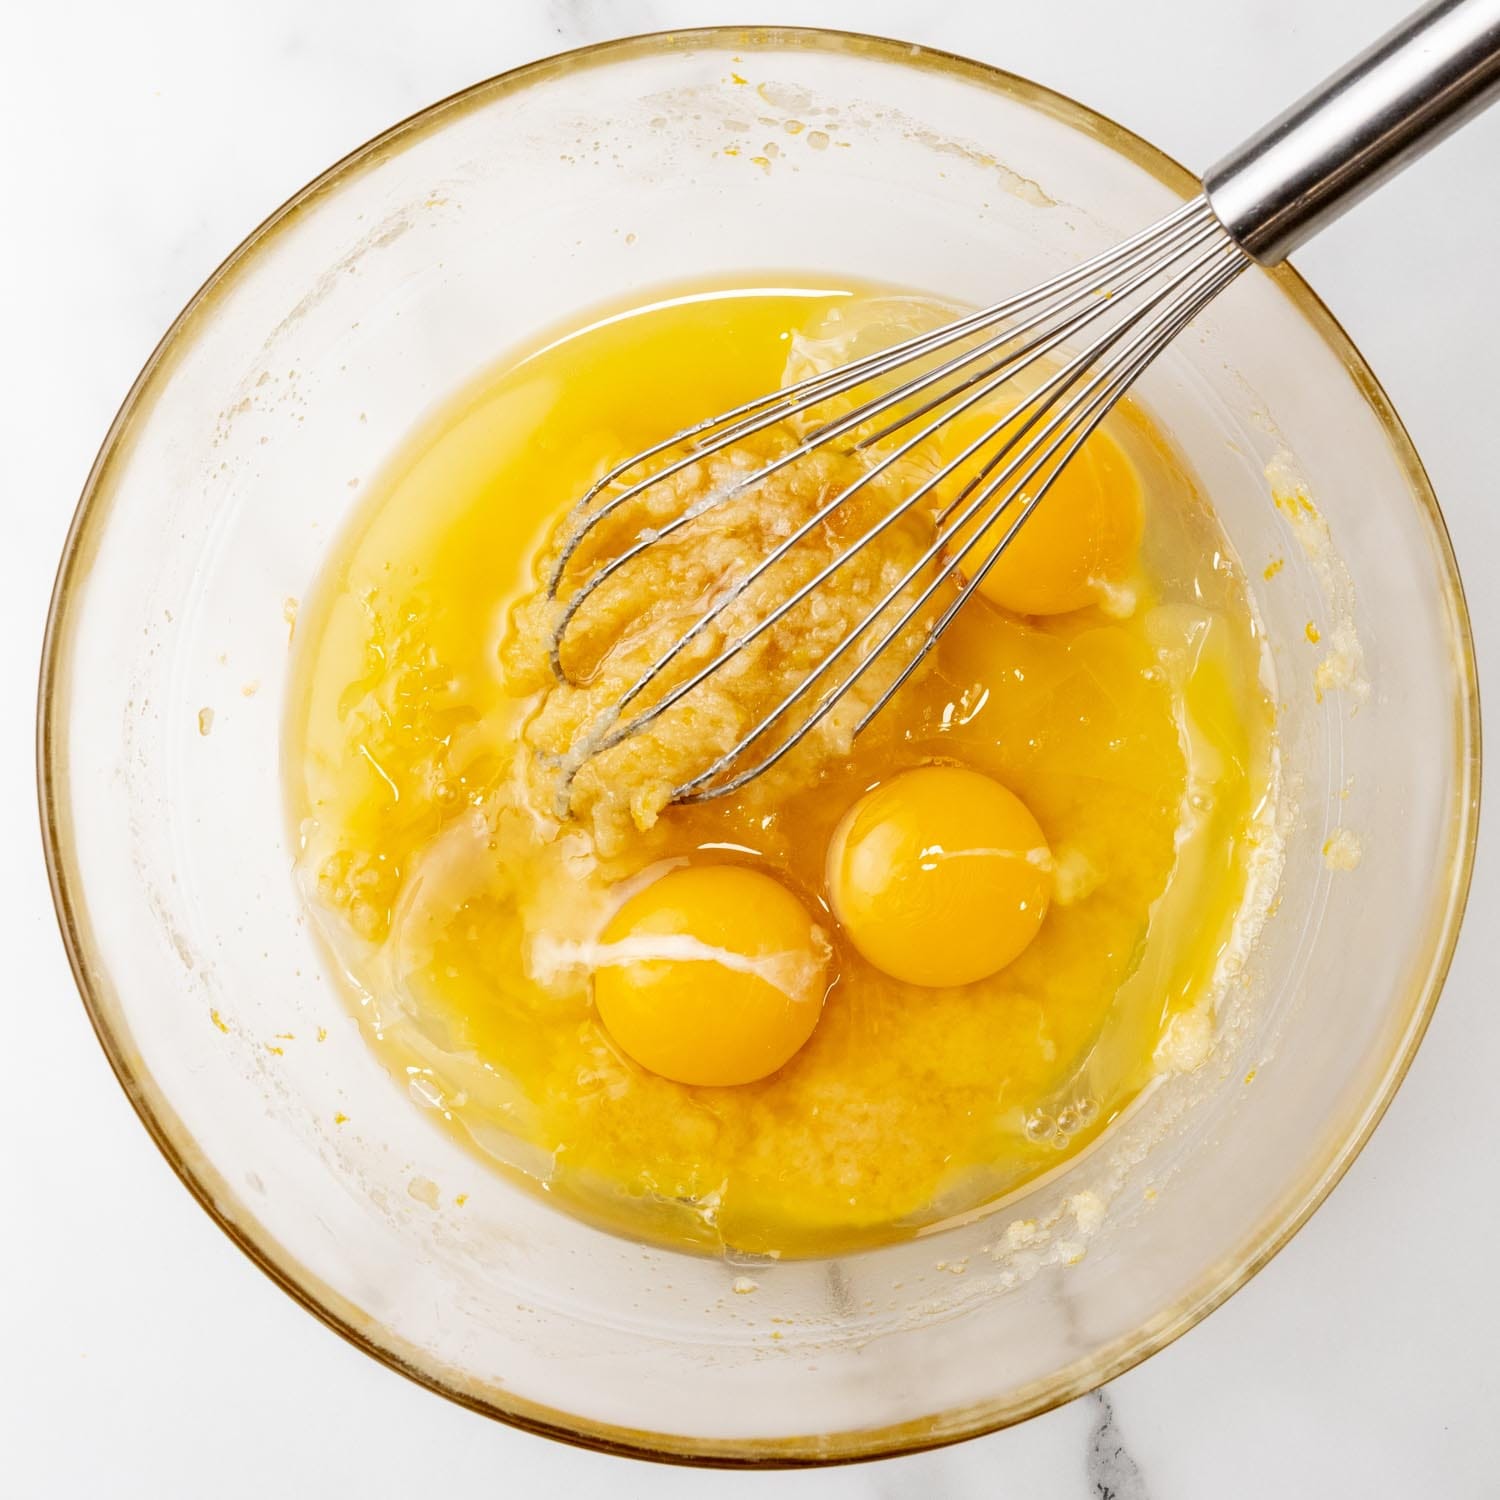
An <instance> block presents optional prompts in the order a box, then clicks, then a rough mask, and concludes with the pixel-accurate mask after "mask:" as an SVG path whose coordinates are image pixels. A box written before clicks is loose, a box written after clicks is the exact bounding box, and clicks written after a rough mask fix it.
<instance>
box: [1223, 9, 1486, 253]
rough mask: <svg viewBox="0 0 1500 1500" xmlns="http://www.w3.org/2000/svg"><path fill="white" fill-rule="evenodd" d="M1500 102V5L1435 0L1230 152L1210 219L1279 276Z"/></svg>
mask: <svg viewBox="0 0 1500 1500" xmlns="http://www.w3.org/2000/svg"><path fill="white" fill-rule="evenodd" d="M1497 97H1500V0H1435V3H1433V4H1430V5H1426V6H1424V7H1423V8H1422V9H1421V10H1419V11H1417V12H1416V13H1415V14H1413V15H1411V16H1408V17H1407V18H1406V20H1404V21H1402V22H1401V24H1400V25H1398V26H1397V27H1396V28H1395V29H1394V30H1392V31H1390V32H1387V34H1386V35H1385V36H1383V37H1381V39H1380V40H1379V41H1378V42H1376V43H1375V44H1374V45H1373V46H1371V47H1369V48H1368V49H1367V50H1365V51H1364V52H1362V53H1361V54H1360V55H1359V56H1358V57H1356V58H1355V59H1354V60H1353V61H1352V62H1350V63H1349V64H1348V65H1347V66H1345V67H1344V68H1342V69H1340V70H1339V71H1338V72H1337V73H1335V74H1334V75H1333V76H1332V77H1331V78H1329V79H1327V80H1326V81H1325V82H1323V83H1322V84H1320V85H1319V86H1318V87H1317V88H1315V89H1314V90H1313V91H1312V92H1311V93H1310V94H1308V95H1306V96H1305V97H1304V98H1302V99H1299V100H1298V101H1297V103H1296V104H1294V105H1292V107H1291V108H1290V109H1288V110H1286V111H1285V112H1284V113H1283V114H1281V115H1278V116H1277V117H1276V119H1274V120H1272V121H1271V123H1270V124H1269V125H1267V126H1266V127H1265V128H1264V129H1262V130H1260V131H1258V132H1257V133H1256V134H1255V135H1253V136H1251V138H1250V139H1249V140H1248V141H1246V142H1245V143H1244V145H1242V146H1240V147H1239V148H1238V149H1237V150H1235V151H1232V152H1230V154H1229V155H1228V156H1226V157H1225V158H1224V159H1223V160H1222V161H1220V162H1219V163H1217V165H1215V166H1214V167H1213V168H1212V169H1211V170H1210V171H1209V172H1208V173H1207V174H1206V175H1205V176H1204V179H1203V186H1204V190H1205V192H1206V193H1207V196H1208V201H1209V203H1210V205H1211V206H1212V208H1213V210H1214V213H1215V214H1217V215H1218V217H1219V219H1220V221H1221V222H1222V223H1223V225H1224V227H1225V228H1226V229H1227V230H1228V231H1229V232H1230V234H1232V235H1233V236H1234V238H1235V239H1236V240H1237V241H1238V242H1239V243H1240V245H1241V246H1242V247H1243V248H1244V249H1245V250H1246V251H1248V252H1249V253H1250V254H1251V255H1253V256H1254V257H1255V258H1256V260H1258V261H1260V262H1261V263H1262V264H1263V265H1275V264H1276V262H1277V261H1279V260H1281V259H1282V258H1283V257H1285V256H1286V255H1287V254H1288V252H1289V251H1291V250H1294V249H1295V248H1296V247H1297V246H1298V245H1300V244H1301V243H1302V242H1303V241H1304V240H1306V239H1309V238H1310V237H1311V236H1312V235H1314V234H1316V233H1317V232H1318V230H1320V229H1322V228H1323V226H1324V225H1325V224H1327V223H1329V222H1330V221H1331V220H1333V219H1336V218H1337V217H1338V216H1339V215H1340V214H1341V213H1343V212H1344V210H1345V209H1347V208H1349V207H1351V206H1352V205H1353V204H1355V203H1357V202H1358V201H1359V200H1360V199H1361V198H1363V197H1364V196H1365V195H1366V194H1367V193H1369V192H1371V191H1373V190H1374V189H1375V188H1377V187H1378V186H1379V185H1380V184H1381V183H1382V182H1384V181H1385V180H1386V179H1387V178H1388V177H1391V176H1394V175H1395V173H1397V172H1399V171H1400V170H1401V168H1402V167H1404V166H1406V164H1407V163H1408V162H1410V161H1413V160H1415V159H1416V158H1417V157H1418V156H1420V155H1421V154H1422V153H1423V152H1424V151H1426V150H1428V149H1429V148H1430V147H1432V146H1435V145H1436V144H1437V143H1438V142H1439V141H1440V140H1442V139H1443V138H1444V137H1445V136H1447V135H1449V134H1450V133H1451V132H1452V131H1454V130H1456V129H1457V128H1458V127H1459V126H1460V125H1462V124H1463V123H1464V122H1465V121H1466V120H1469V119H1472V118H1473V116H1474V115H1476V114H1478V113H1479V111H1480V110H1482V109H1484V108H1485V106H1486V105H1489V104H1492V103H1494V101H1495V100H1496V98H1497Z"/></svg>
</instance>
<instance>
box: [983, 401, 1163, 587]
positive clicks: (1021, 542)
mask: <svg viewBox="0 0 1500 1500" xmlns="http://www.w3.org/2000/svg"><path fill="white" fill-rule="evenodd" d="M1022 472H1024V470H1023V471H1022ZM1047 472H1048V471H1047V470H1046V469H1044V470H1043V471H1042V472H1041V474H1039V475H1038V476H1037V477H1036V479H1033V480H1032V481H1031V482H1030V484H1029V485H1028V486H1027V489H1026V491H1023V496H1024V495H1025V494H1032V493H1035V491H1036V489H1037V487H1038V486H1039V484H1040V483H1041V482H1042V481H1043V480H1045V478H1046V475H1047ZM1023 503H1024V499H1023V498H1022V497H1018V498H1017V499H1016V500H1015V501H1014V502H1012V504H1011V505H1010V506H1008V507H1007V508H1006V510H1004V511H1003V512H1002V513H1001V514H1000V515H998V516H997V517H996V518H995V520H994V521H993V522H991V524H990V526H989V527H988V528H987V530H986V533H985V535H984V536H982V537H981V538H980V540H979V542H978V543H977V544H976V545H975V547H974V549H973V551H972V552H970V553H969V554H968V557H967V558H966V559H965V562H966V563H967V564H969V566H968V567H965V568H964V571H965V572H966V573H974V572H977V571H978V569H979V567H980V565H981V563H982V562H983V561H984V559H985V558H986V557H987V556H988V554H989V551H990V549H991V548H992V547H994V546H996V545H998V544H999V542H1000V541H1001V539H1002V538H1003V537H1004V536H1005V533H1006V532H1007V531H1008V530H1009V529H1010V526H1011V524H1012V523H1013V522H1014V521H1015V519H1016V518H1017V516H1018V515H1019V514H1020V511H1021V506H1022V504H1023ZM1143 524H1144V517H1143V512H1142V507H1141V483H1140V479H1139V478H1138V477H1137V475H1136V472H1135V469H1134V467H1133V466H1132V464H1131V462H1130V460H1129V459H1128V458H1126V456H1125V453H1124V451H1123V450H1122V449H1121V447H1120V445H1119V444H1118V443H1117V442H1116V441H1115V440H1114V439H1113V438H1112V437H1111V436H1110V435H1109V434H1108V433H1107V432H1104V431H1102V430H1096V431H1095V432H1093V433H1092V434H1090V436H1089V437H1088V439H1087V441H1085V442H1084V444H1083V446H1082V447H1081V448H1080V449H1079V450H1078V452H1077V453H1075V454H1074V455H1073V457H1072V458H1071V459H1070V460H1069V461H1068V462H1067V464H1066V465H1064V467H1063V469H1062V471H1061V472H1060V473H1059V474H1058V475H1057V478H1056V479H1054V480H1053V482H1052V484H1051V485H1050V486H1049V487H1048V489H1047V492H1046V493H1045V494H1044V495H1043V496H1042V497H1041V498H1040V500H1039V501H1038V502H1037V504H1036V506H1035V508H1034V509H1033V510H1032V512H1031V514H1030V515H1029V516H1027V518H1026V521H1025V523H1024V525H1022V526H1021V528H1020V530H1019V531H1017V532H1016V534H1015V536H1013V537H1012V538H1011V540H1010V542H1009V544H1008V545H1007V546H1006V549H1005V551H1004V552H1002V553H1001V554H1000V557H999V558H998V559H997V560H996V562H995V565H994V567H992V568H991V569H990V570H989V571H988V572H987V573H985V574H984V576H983V577H982V578H981V579H980V581H979V592H980V593H981V594H983V595H984V596H985V598H986V599H988V600H989V601H990V602H991V603H992V604H998V605H999V606H1000V607H1001V608H1002V609H1008V610H1010V611H1011V612H1012V613H1013V614H1018V615H1061V614H1067V613H1068V612H1069V611H1071V610H1075V609H1083V608H1084V607H1085V606H1087V605H1090V604H1098V603H1100V602H1101V601H1103V602H1106V603H1107V602H1109V600H1110V599H1111V596H1112V595H1114V594H1116V593H1117V592H1118V591H1119V590H1121V589H1122V588H1123V587H1124V586H1125V585H1126V584H1127V583H1128V580H1129V578H1130V575H1131V573H1132V571H1133V570H1134V567H1135V558H1136V551H1137V549H1138V548H1139V547H1140V542H1141V530H1142V526H1143Z"/></svg>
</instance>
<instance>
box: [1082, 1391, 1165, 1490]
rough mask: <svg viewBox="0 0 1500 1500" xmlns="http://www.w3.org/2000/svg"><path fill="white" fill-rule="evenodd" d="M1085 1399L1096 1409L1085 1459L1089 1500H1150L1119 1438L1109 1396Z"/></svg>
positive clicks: (1101, 1394)
mask: <svg viewBox="0 0 1500 1500" xmlns="http://www.w3.org/2000/svg"><path fill="white" fill-rule="evenodd" d="M1087 1399H1088V1401H1089V1402H1090V1403H1091V1404H1092V1405H1093V1406H1094V1407H1095V1408H1096V1409H1097V1415H1096V1417H1095V1419H1094V1426H1093V1430H1092V1431H1091V1432H1090V1433H1089V1451H1088V1455H1087V1458H1086V1459H1085V1465H1086V1471H1087V1474H1088V1481H1089V1496H1090V1500H1150V1495H1149V1493H1148V1491H1147V1489H1146V1481H1145V1479H1144V1478H1143V1477H1142V1475H1141V1467H1140V1465H1139V1464H1138V1463H1136V1461H1135V1460H1134V1459H1133V1458H1132V1457H1131V1456H1130V1450H1129V1449H1127V1448H1126V1446H1125V1441H1124V1439H1123V1438H1122V1437H1121V1436H1120V1428H1119V1424H1118V1423H1117V1422H1116V1421H1115V1408H1114V1403H1113V1402H1112V1401H1111V1400H1110V1399H1109V1395H1108V1393H1107V1392H1106V1391H1103V1390H1099V1391H1094V1392H1092V1393H1091V1394H1090V1395H1089V1396H1088V1398H1087Z"/></svg>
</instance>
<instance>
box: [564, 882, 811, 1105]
mask: <svg viewBox="0 0 1500 1500" xmlns="http://www.w3.org/2000/svg"><path fill="white" fill-rule="evenodd" d="M829 956H830V949H829V945H828V940H827V938H826V937H825V936H824V935H823V933H822V931H821V930H820V929H819V928H818V926H817V925H816V924H815V923H814V922H813V920H812V918H811V917H810V916H809V915H808V914H807V911H806V909H805V908H804V907H803V905H802V903H801V902H800V901H799V900H798V899H797V898H796V897H795V896H794V895H792V893H791V892H790V891H788V890H787V889H786V887H785V886H783V885H781V884H779V883H778V882H777V881H775V880H773V879H772V878H771V877H770V876H769V875H763V874H761V873H760V872H758V871H756V870H747V869H742V868H740V867H739V866H736V865H708V866H697V867H693V866H690V867H688V868H686V869H679V870H672V871H670V872H669V873H668V874H666V875H663V876H661V877H660V878H659V879H658V880H655V881H653V882H652V883H651V884H650V885H648V886H647V887H646V888H645V889H644V890H642V891H638V892H637V893H636V894H635V895H633V896H632V897H631V898H630V899H629V900H628V901H626V902H625V904H624V905H623V906H622V907H621V908H620V909H619V911H617V912H616V913H615V915H614V917H613V918H612V919H611V920H610V922H609V924H608V926H607V927H606V928H605V929H604V933H603V937H602V941H601V942H600V944H599V945H598V949H597V951H596V953H595V957H594V1004H595V1005H596V1006H597V1007H598V1011H599V1017H600V1019H601V1020H602V1021H603V1022H604V1026H605V1029H606V1030H607V1031H608V1032H609V1034H610V1036H611V1037H613V1038H614V1040H615V1042H616V1044H617V1045H618V1046H619V1047H620V1048H621V1049H622V1050H623V1051H624V1052H625V1053H627V1054H628V1055H629V1056H630V1057H631V1058H632V1059H634V1061H636V1062H638V1063H639V1064H640V1065H641V1066H642V1067H643V1068H647V1069H649V1070H650V1071H651V1072H653V1073H659V1074H660V1075H661V1076H662V1077H663V1078H671V1079H673V1080H675V1081H676V1082H678V1083H689V1084H713V1085H727V1084H738V1083H751V1082H753V1081H754V1080H755V1079H757V1078H764V1077H765V1076H766V1075H767V1074H768V1073H774V1072H775V1071H776V1070H777V1069H778V1068H779V1067H781V1065H782V1064H783V1063H785V1062H786V1061H787V1060H788V1059H789V1058H790V1057H791V1056H792V1055H793V1054H794V1053H795V1052H796V1051H797V1050H798V1048H800V1047H801V1046H802V1044H803V1043H804V1042H805V1041H806V1040H807V1039H808V1037H809V1036H811V1035H812V1031H813V1028H814V1027H815V1026H816V1025H817V1024H818V1017H819V1015H820V1014H821V1012H822V1008H823V995H824V992H825V990H826V988H827V972H828V960H829Z"/></svg>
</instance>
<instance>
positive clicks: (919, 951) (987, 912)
mask: <svg viewBox="0 0 1500 1500" xmlns="http://www.w3.org/2000/svg"><path fill="white" fill-rule="evenodd" d="M1051 870H1052V856H1051V852H1050V851H1049V849H1048V847H1047V840H1046V838H1045V837H1044V836H1043V834H1042V830H1041V829H1040V828H1039V827H1038V826H1037V821H1036V819H1035V818H1033V817H1032V816H1031V814H1030V813H1029V812H1028V811H1027V809H1026V806H1025V804H1024V803H1022V802H1021V800H1020V799H1019V798H1018V797H1016V796H1015V794H1014V793H1012V792H1010V791H1007V790H1006V788H1005V787H1003V786H1001V785H1000V783H999V782H998V781H993V780H991V778H990V777H988V776H982V775H980V773H979V772H977V771H970V770H965V769H964V768H962V767H959V766H924V767H921V768H920V769H918V770H915V771H906V772H903V773H902V774H901V775H899V776H897V777H895V778H894V779H893V780H891V781H888V782H885V783H884V784H883V785H881V786H878V787H876V788H875V789H874V790H873V791H871V792H867V793H866V794H865V795H864V796H863V797H861V798H860V799H859V801H858V802H856V803H855V804H854V806H853V807H852V808H851V809H850V810H849V812H848V813H847V814H846V815H845V817H844V819H843V821H842V822H841V823H840V824H839V826H838V828H837V830H836V831H835V832H834V836H833V841H832V844H831V845H830V847H829V851H828V889H829V895H830V900H831V903H832V906H833V911H834V915H835V916H837V918H838V919H839V921H840V923H842V925H843V927H844V930H845V932H846V933H847V934H848V936H849V940H850V941H851V942H852V943H853V944H854V946H855V947H856V948H858V949H859V951H860V953H862V954H863V955H864V957H865V958H867V959H868V960H869V961H870V962H871V963H872V964H874V965H875V967H876V968H877V969H882V970H884V972H885V973H887V974H889V975H890V976H891V977H892V978H894V979H903V980H905V981H906V982H907V983H909V984H920V985H926V986H930V987H938V986H947V985H960V984H972V983H973V982H974V981H975V980H977V979H983V978H985V977H986V976H987V975H989V974H994V973H996V972H997V971H998V970H1000V969H1003V968H1004V967H1005V966H1006V965H1007V964H1009V963H1011V962H1012V961H1013V960H1014V959H1015V958H1016V957H1017V956H1018V955H1019V954H1020V953H1021V951H1022V949H1024V948H1025V947H1026V945H1027V944H1028V943H1030V941H1031V940H1032V938H1034V937H1035V936H1036V935H1037V931H1038V929H1040V927H1041V925H1042V919H1043V917H1045V916H1046V914H1047V902H1048V899H1049V897H1050V895H1051V889H1052V874H1051Z"/></svg>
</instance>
